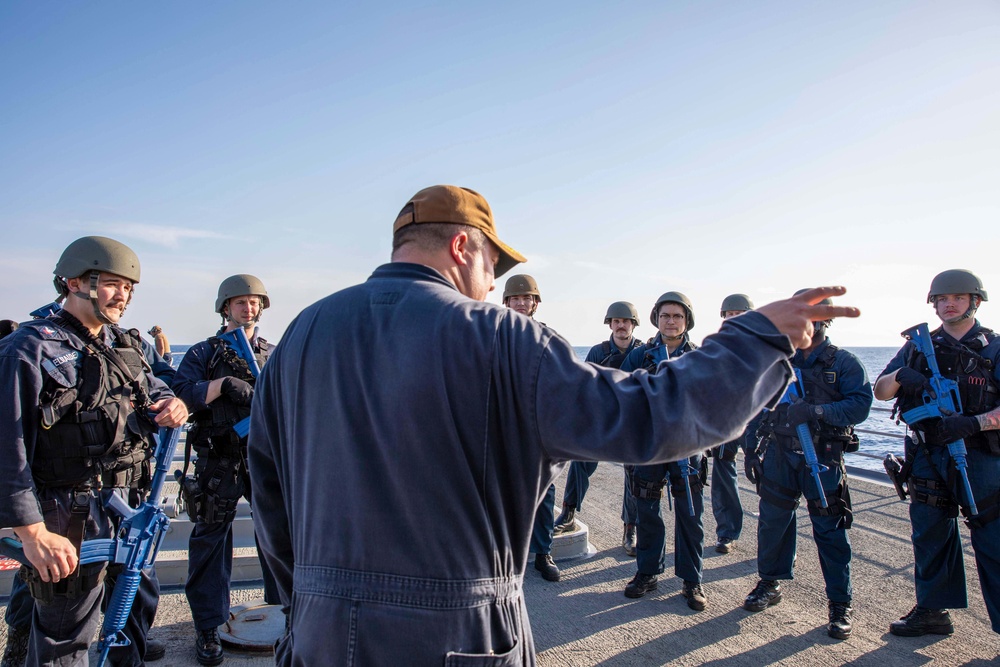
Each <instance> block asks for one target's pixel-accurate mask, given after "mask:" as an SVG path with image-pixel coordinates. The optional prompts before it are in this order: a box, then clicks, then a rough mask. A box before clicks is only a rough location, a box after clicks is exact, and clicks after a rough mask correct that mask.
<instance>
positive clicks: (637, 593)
mask: <svg viewBox="0 0 1000 667" xmlns="http://www.w3.org/2000/svg"><path fill="white" fill-rule="evenodd" d="M657 585H658V584H657V581H656V575H655V574H643V573H642V572H636V574H635V576H634V577H632V581H630V582H628V584H627V585H626V586H625V597H627V598H641V597H642V596H643V595H645V594H646V593H648V592H650V591H655V590H656V587H657Z"/></svg>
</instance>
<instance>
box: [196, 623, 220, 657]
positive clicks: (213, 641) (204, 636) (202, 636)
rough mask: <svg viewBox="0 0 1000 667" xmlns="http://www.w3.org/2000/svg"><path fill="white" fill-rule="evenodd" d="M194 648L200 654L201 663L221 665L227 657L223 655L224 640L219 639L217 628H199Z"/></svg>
mask: <svg viewBox="0 0 1000 667" xmlns="http://www.w3.org/2000/svg"><path fill="white" fill-rule="evenodd" d="M194 648H195V651H196V652H197V654H198V664H199V665H221V664H222V661H223V660H224V659H225V658H224V657H223V655H222V642H221V641H220V640H219V631H218V630H217V629H215V628H212V629H211V630H199V631H198V639H196V640H195V643H194Z"/></svg>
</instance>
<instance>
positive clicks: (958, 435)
mask: <svg viewBox="0 0 1000 667" xmlns="http://www.w3.org/2000/svg"><path fill="white" fill-rule="evenodd" d="M979 429H980V426H979V420H978V419H976V418H975V417H966V416H964V415H958V416H957V417H944V418H942V419H941V423H940V424H938V437H939V438H941V439H942V440H944V441H945V442H949V443H951V442H955V441H957V440H964V439H965V438H968V437H969V436H970V435H973V434H975V433H979Z"/></svg>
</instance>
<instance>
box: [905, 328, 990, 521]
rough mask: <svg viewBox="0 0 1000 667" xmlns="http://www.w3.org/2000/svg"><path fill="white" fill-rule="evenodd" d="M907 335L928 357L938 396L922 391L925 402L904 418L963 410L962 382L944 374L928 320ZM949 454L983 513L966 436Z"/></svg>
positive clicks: (973, 506) (912, 421) (914, 419)
mask: <svg viewBox="0 0 1000 667" xmlns="http://www.w3.org/2000/svg"><path fill="white" fill-rule="evenodd" d="M903 337H904V338H907V339H909V340H911V341H913V344H914V345H916V346H917V350H919V351H920V353H921V354H923V355H924V358H926V359H927V367H928V368H929V369H930V370H931V377H930V385H931V389H933V390H934V392H935V393H936V394H937V396H936V397H932V395H931V393H930V392H928V391H926V390H925V391H924V392H923V395H922V399H923V403H924V404H923V405H921V406H918V407H915V408H913V409H912V410H907V411H906V412H904V413H903V414H902V415H900V416H901V417H902V418H903V421H904V422H906V423H907V424H908V425H910V426H912V425H914V424H917V423H919V422H921V421H923V420H925V419H933V418H938V417H950V416H952V415H960V414H962V397H961V396H960V395H959V393H958V383H957V382H955V381H954V380H949V379H948V378H946V377H944V376H943V375H941V371H940V370H939V369H938V363H937V355H936V354H935V353H934V342H933V341H932V340H931V334H930V331H929V330H928V327H927V323H926V322H924V323H923V324H918V325H917V326H915V327H912V328H910V329H907V330H906V331H904V332H903ZM948 454H949V455H950V456H951V459H952V461H954V462H955V470H957V471H958V475H959V477H961V478H962V486H963V487H964V489H965V497H966V498H967V499H968V501H969V512H971V513H972V516H976V515H977V514H979V509H978V508H977V507H976V499H975V498H974V497H973V496H972V486H971V485H970V484H969V474H968V471H967V468H968V461H967V460H966V457H967V456H968V451H967V450H966V448H965V440H956V441H955V442H951V443H948Z"/></svg>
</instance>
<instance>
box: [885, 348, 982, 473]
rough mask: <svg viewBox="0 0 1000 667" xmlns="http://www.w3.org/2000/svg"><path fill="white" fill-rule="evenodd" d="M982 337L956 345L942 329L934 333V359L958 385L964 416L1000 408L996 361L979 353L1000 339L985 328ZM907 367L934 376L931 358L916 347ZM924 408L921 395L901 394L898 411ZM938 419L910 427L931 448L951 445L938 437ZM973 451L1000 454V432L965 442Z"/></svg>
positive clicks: (943, 371)
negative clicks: (999, 406) (994, 373)
mask: <svg viewBox="0 0 1000 667" xmlns="http://www.w3.org/2000/svg"><path fill="white" fill-rule="evenodd" d="M980 332H981V333H982V334H983V335H982V336H977V337H976V338H975V339H973V340H971V341H969V342H967V343H952V342H951V341H949V340H947V339H945V338H944V336H942V335H941V330H940V329H938V330H936V331H934V332H933V333H932V334H931V341H932V342H933V344H934V356H935V357H936V358H937V363H938V370H940V371H941V375H943V376H944V377H946V378H948V379H950V380H954V381H955V382H956V383H958V393H959V397H960V398H961V400H962V414H965V415H980V414H983V413H984V412H989V411H990V410H993V409H994V408H995V407H997V405H1000V386H998V384H997V381H996V379H995V378H994V377H993V370H994V367H993V362H992V361H990V360H989V359H987V358H986V357H984V356H982V355H980V354H979V353H980V352H982V351H983V348H985V347H986V346H987V345H988V344H989V343H990V341H992V340H994V339H995V338H996V337H997V334H995V333H994V332H993V331H991V330H990V329H986V328H981V329H980ZM906 365H907V366H909V367H910V368H915V369H916V370H918V371H920V372H921V373H923V374H924V375H925V376H927V377H928V378H929V377H930V376H931V371H930V368H928V366H927V357H925V356H924V355H923V354H921V353H920V351H919V350H917V349H916V348H915V347H914V348H913V351H912V353H911V354H910V357H909V359H907V362H906ZM921 405H923V402H922V400H921V398H920V396H907V395H902V394H901V395H900V397H899V399H898V400H897V401H896V410H897V411H898V412H899V413H900V414H903V413H905V412H906V411H908V410H911V409H913V408H916V407H920V406H921ZM938 421H939V420H938V419H925V420H923V421H921V422H920V423H919V424H911V425H910V428H911V429H913V430H915V431H918V432H919V433H920V436H921V439H922V440H923V441H924V442H926V443H927V444H929V445H945V444H948V443H947V442H945V441H944V440H942V439H941V438H940V437H939V436H938V435H937V423H938ZM965 444H966V446H967V447H969V448H970V449H982V450H984V451H988V452H990V453H992V454H1000V431H980V432H979V433H976V434H974V435H971V436H969V437H968V438H966V439H965Z"/></svg>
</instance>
